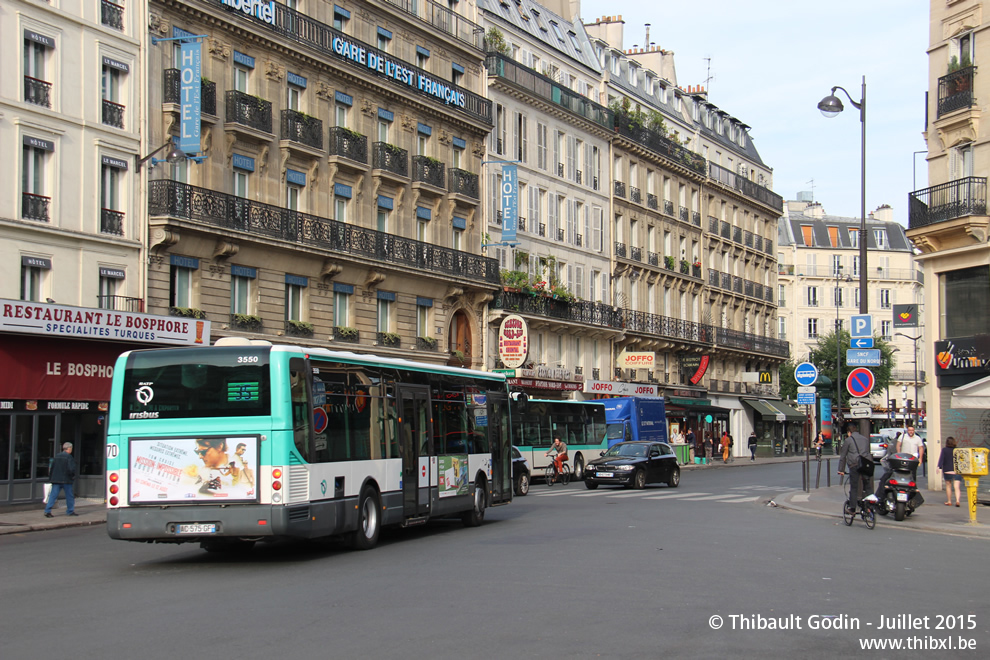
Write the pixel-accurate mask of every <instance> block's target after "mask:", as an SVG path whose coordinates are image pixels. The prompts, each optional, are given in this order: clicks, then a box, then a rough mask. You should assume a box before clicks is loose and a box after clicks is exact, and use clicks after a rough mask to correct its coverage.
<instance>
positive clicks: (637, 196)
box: [629, 186, 643, 204]
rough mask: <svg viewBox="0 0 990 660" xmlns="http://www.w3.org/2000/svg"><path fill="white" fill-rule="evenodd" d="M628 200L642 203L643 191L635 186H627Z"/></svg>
mask: <svg viewBox="0 0 990 660" xmlns="http://www.w3.org/2000/svg"><path fill="white" fill-rule="evenodd" d="M629 201H631V202H635V203H637V204H642V203H643V193H641V192H640V190H639V188H637V187H636V186H629Z"/></svg>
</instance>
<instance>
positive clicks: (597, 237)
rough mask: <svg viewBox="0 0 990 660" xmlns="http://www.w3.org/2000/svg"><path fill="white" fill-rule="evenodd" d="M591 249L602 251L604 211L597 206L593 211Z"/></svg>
mask: <svg viewBox="0 0 990 660" xmlns="http://www.w3.org/2000/svg"><path fill="white" fill-rule="evenodd" d="M591 249H592V250H595V251H597V252H601V251H602V209H601V208H599V207H597V206H595V207H593V208H592V209H591Z"/></svg>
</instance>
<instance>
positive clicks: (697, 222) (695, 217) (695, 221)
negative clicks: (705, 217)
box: [691, 211, 701, 227]
mask: <svg viewBox="0 0 990 660" xmlns="http://www.w3.org/2000/svg"><path fill="white" fill-rule="evenodd" d="M691 224H692V225H694V226H695V227H700V226H701V214H700V213H698V212H697V211H691Z"/></svg>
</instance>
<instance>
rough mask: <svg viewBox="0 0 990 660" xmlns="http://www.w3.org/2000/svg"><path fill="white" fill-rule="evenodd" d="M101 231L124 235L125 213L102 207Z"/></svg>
mask: <svg viewBox="0 0 990 660" xmlns="http://www.w3.org/2000/svg"><path fill="white" fill-rule="evenodd" d="M100 233H101V234H113V235H114V236H123V235H124V214H123V213H122V212H120V211H114V210H113V209H100Z"/></svg>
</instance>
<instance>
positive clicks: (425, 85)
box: [207, 0, 466, 108]
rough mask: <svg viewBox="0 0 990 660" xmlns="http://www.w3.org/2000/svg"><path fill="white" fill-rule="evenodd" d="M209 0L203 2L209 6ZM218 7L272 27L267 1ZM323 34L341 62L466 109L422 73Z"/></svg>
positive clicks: (457, 94) (227, 0)
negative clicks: (349, 63) (352, 64)
mask: <svg viewBox="0 0 990 660" xmlns="http://www.w3.org/2000/svg"><path fill="white" fill-rule="evenodd" d="M210 1H211V0H207V2H210ZM212 1H213V2H219V3H220V4H221V5H223V6H225V7H227V8H229V9H231V10H233V11H236V12H241V13H243V14H244V15H246V16H250V17H252V18H254V19H256V20H258V21H261V22H262V23H265V24H267V25H271V26H272V27H276V12H275V2H274V0H270V1H269V2H265V1H264V0H212ZM327 32H328V33H329V34H331V35H332V38H331V41H330V47H331V49H332V50H333V52H334V54H335V55H337V56H338V57H341V58H343V59H344V60H345V61H348V62H352V63H354V64H356V65H358V66H364V67H366V68H368V69H371V70H372V71H375V72H377V73H379V74H380V75H383V76H385V77H386V78H389V79H391V80H395V81H397V82H399V83H401V84H404V85H408V86H409V87H413V88H416V89H418V90H419V91H421V92H423V93H425V94H429V95H430V96H433V97H436V98H438V99H440V100H441V101H443V102H444V103H446V104H448V105H453V106H457V107H459V108H463V107H464V106H465V105H466V99H465V96H464V92H462V91H460V90H459V89H457V88H456V87H453V86H451V85H450V84H449V83H446V82H443V81H441V80H439V79H437V78H434V77H433V76H431V75H429V74H426V73H425V72H419V73H417V72H416V71H414V70H412V69H410V68H409V67H407V66H406V65H405V64H404V63H403V62H402V61H401V60H394V59H392V58H391V57H388V56H386V55H385V54H384V53H382V52H380V51H378V50H377V49H374V48H371V47H369V46H365V45H364V44H362V43H361V42H359V41H356V40H353V41H352V40H350V39H345V38H344V37H342V36H340V35H339V34H337V33H336V31H331V30H330V29H329V28H327Z"/></svg>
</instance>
